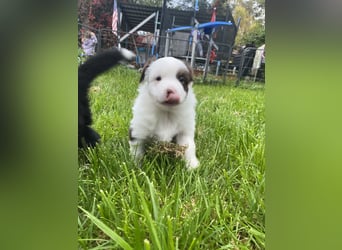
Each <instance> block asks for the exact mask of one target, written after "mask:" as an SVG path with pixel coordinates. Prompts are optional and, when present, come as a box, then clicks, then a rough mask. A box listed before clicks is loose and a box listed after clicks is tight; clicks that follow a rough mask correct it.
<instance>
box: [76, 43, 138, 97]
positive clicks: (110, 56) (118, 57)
mask: <svg viewBox="0 0 342 250" xmlns="http://www.w3.org/2000/svg"><path fill="white" fill-rule="evenodd" d="M134 57H135V55H134V53H133V52H131V51H129V50H127V49H124V48H122V49H120V50H118V49H110V50H106V51H104V52H101V53H98V54H96V55H95V56H92V57H90V58H89V59H88V60H87V61H86V62H84V63H83V64H82V65H80V66H79V68H78V90H79V92H80V91H81V92H83V93H82V94H84V95H87V91H88V89H89V87H90V84H91V82H92V81H93V80H94V79H95V77H97V76H98V75H100V74H101V73H103V72H105V71H107V70H109V69H110V68H112V67H114V66H115V65H117V64H118V63H119V62H120V61H122V60H126V61H130V60H132V59H134ZM80 94H81V93H79V95H80Z"/></svg>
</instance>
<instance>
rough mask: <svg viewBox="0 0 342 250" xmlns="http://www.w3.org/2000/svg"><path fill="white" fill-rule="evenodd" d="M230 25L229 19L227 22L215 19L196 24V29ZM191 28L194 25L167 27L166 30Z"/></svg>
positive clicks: (173, 30)
mask: <svg viewBox="0 0 342 250" xmlns="http://www.w3.org/2000/svg"><path fill="white" fill-rule="evenodd" d="M231 25H233V23H232V22H231V21H228V22H222V21H217V22H209V23H202V24H199V25H198V29H211V28H215V27H218V26H231ZM193 28H194V26H182V27H177V28H172V29H168V30H167V31H166V32H175V31H181V30H191V29H193Z"/></svg>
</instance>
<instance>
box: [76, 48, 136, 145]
mask: <svg viewBox="0 0 342 250" xmlns="http://www.w3.org/2000/svg"><path fill="white" fill-rule="evenodd" d="M133 58H135V55H134V53H132V52H130V51H129V50H126V49H120V50H118V49H110V50H107V51H104V52H101V53H98V54H96V55H95V56H92V57H90V58H89V59H88V60H87V61H86V62H84V63H83V64H82V65H80V66H79V67H78V147H80V148H81V147H86V146H90V147H93V146H95V144H96V143H97V142H99V141H100V135H99V134H98V133H97V132H96V131H95V130H94V129H92V128H91V127H90V126H91V124H92V116H91V110H90V105H89V99H88V90H89V87H90V84H91V82H92V81H93V80H94V79H95V78H96V77H97V76H98V75H100V74H101V73H103V72H105V71H107V70H109V69H110V68H111V67H114V66H115V65H117V64H118V63H119V62H120V61H121V60H127V61H128V60H132V59H133Z"/></svg>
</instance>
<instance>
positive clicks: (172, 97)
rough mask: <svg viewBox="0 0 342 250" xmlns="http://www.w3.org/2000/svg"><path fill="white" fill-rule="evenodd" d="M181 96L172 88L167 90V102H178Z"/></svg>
mask: <svg viewBox="0 0 342 250" xmlns="http://www.w3.org/2000/svg"><path fill="white" fill-rule="evenodd" d="M179 101H180V96H179V95H178V94H177V93H176V92H175V91H174V90H172V89H168V90H167V92H166V99H165V103H167V104H178V103H179Z"/></svg>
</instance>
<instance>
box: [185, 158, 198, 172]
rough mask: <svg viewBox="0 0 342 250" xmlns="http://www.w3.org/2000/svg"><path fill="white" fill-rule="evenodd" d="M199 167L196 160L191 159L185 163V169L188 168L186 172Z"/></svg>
mask: <svg viewBox="0 0 342 250" xmlns="http://www.w3.org/2000/svg"><path fill="white" fill-rule="evenodd" d="M199 165H200V163H199V161H198V160H197V158H196V157H193V158H191V159H190V160H189V161H188V162H187V165H186V167H187V168H188V170H192V169H195V168H198V167H199Z"/></svg>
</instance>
